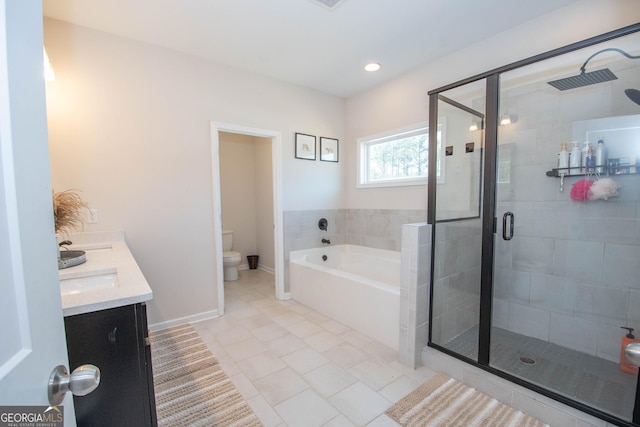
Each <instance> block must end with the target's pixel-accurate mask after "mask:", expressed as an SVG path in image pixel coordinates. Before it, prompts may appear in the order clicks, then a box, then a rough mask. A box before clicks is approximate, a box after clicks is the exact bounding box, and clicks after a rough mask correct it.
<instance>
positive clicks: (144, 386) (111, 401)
mask: <svg viewBox="0 0 640 427" xmlns="http://www.w3.org/2000/svg"><path fill="white" fill-rule="evenodd" d="M65 329H66V335H67V349H68V352H69V367H70V370H71V371H73V370H74V369H75V368H77V367H78V366H80V365H84V364H87V363H90V364H92V365H95V366H97V367H98V368H100V385H99V386H98V388H96V389H95V390H94V391H93V392H91V393H89V394H88V395H86V396H74V398H73V403H74V406H75V413H76V420H77V424H78V426H79V427H83V426H156V425H157V422H156V407H155V395H154V389H153V370H152V367H151V347H150V345H149V340H148V329H147V310H146V306H145V304H144V303H138V304H133V305H127V306H123V307H116V308H111V309H107V310H100V311H95V312H91V313H86V314H78V315H74V316H67V317H65Z"/></svg>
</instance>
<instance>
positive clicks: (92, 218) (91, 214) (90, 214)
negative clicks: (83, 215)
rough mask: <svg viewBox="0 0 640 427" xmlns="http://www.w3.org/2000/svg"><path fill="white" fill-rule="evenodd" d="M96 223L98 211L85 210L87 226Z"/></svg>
mask: <svg viewBox="0 0 640 427" xmlns="http://www.w3.org/2000/svg"><path fill="white" fill-rule="evenodd" d="M97 223H98V209H87V224H97Z"/></svg>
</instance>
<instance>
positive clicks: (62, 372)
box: [49, 365, 100, 406]
mask: <svg viewBox="0 0 640 427" xmlns="http://www.w3.org/2000/svg"><path fill="white" fill-rule="evenodd" d="M98 385H100V369H98V367H97V366H93V365H82V366H78V367H77V368H76V369H74V370H73V372H72V373H71V375H69V372H68V371H67V368H65V367H64V366H62V365H58V366H56V367H55V368H54V369H53V371H52V372H51V376H50V377H49V403H50V404H51V405H54V406H56V405H59V404H61V403H62V401H63V400H64V395H65V394H66V393H67V392H68V391H70V392H71V393H72V394H73V395H74V396H84V395H86V394H89V393H91V392H92V391H93V390H95V389H96V388H97V387H98Z"/></svg>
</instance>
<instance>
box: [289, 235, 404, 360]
mask: <svg viewBox="0 0 640 427" xmlns="http://www.w3.org/2000/svg"><path fill="white" fill-rule="evenodd" d="M323 256H326V260H323ZM289 285H290V291H291V298H293V299H294V300H295V301H298V302H300V303H302V304H304V305H306V306H309V307H311V308H313V309H314V310H316V311H318V312H320V313H322V314H324V315H326V316H329V317H331V318H332V319H335V320H337V321H338V322H340V323H343V324H344V325H346V326H348V327H350V328H352V329H354V330H356V331H358V332H360V333H362V334H364V335H366V336H368V337H370V338H372V339H374V340H376V341H379V342H381V343H383V344H385V345H387V346H389V347H391V348H393V349H395V350H398V347H399V343H398V340H399V333H400V252H394V251H386V250H381V249H373V248H367V247H364V246H354V245H336V246H326V247H322V248H316V249H305V250H301V251H292V252H290V254H289Z"/></svg>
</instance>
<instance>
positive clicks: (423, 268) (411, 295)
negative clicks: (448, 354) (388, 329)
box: [399, 222, 432, 368]
mask: <svg viewBox="0 0 640 427" xmlns="http://www.w3.org/2000/svg"><path fill="white" fill-rule="evenodd" d="M431 230H432V228H431V225H429V224H427V223H426V222H423V223H418V224H405V225H403V226H402V251H401V259H402V272H401V277H400V344H399V358H400V362H401V363H403V364H405V365H407V366H410V367H412V368H417V367H418V366H420V364H421V363H422V349H423V348H424V347H425V346H426V345H427V341H428V338H429V282H430V280H431V272H430V268H429V266H430V262H429V259H430V256H431Z"/></svg>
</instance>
